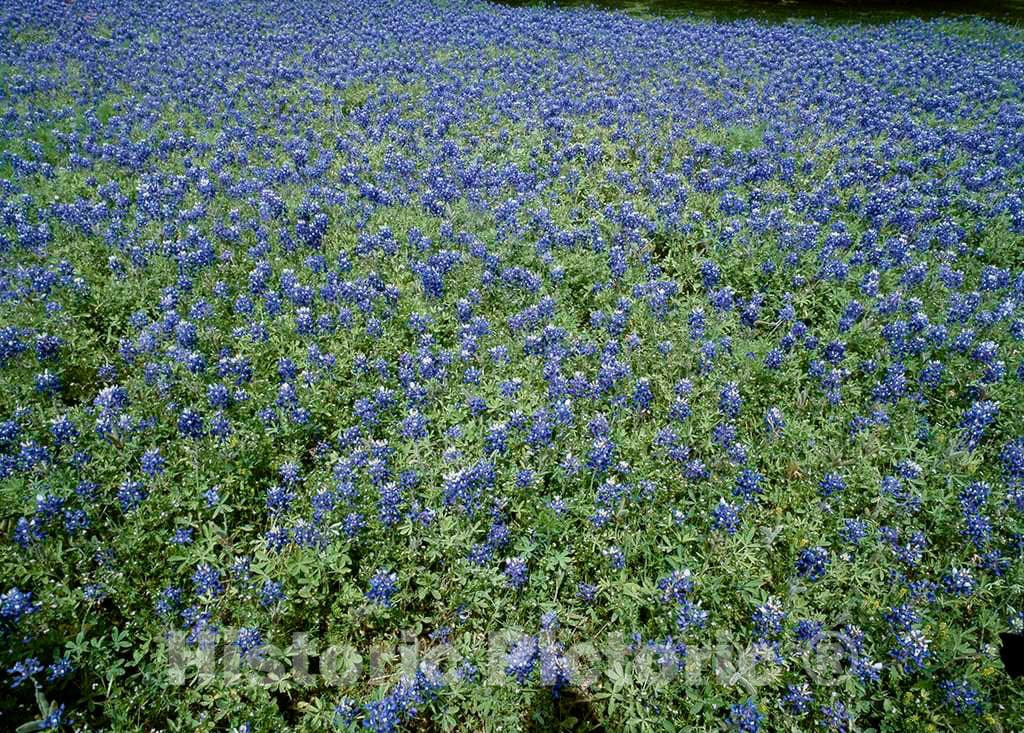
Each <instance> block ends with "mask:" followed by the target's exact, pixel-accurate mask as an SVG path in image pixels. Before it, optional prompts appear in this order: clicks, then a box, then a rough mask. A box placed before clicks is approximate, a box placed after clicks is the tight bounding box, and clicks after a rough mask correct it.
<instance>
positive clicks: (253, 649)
mask: <svg viewBox="0 0 1024 733" xmlns="http://www.w3.org/2000/svg"><path fill="white" fill-rule="evenodd" d="M234 644H235V646H236V647H238V652H239V654H240V656H241V657H242V659H244V660H246V661H249V662H253V661H256V660H258V659H260V657H261V656H262V650H263V646H264V642H263V636H262V634H260V630H259V629H257V628H253V627H243V628H240V629H239V630H238V636H237V637H236V638H235V642H234Z"/></svg>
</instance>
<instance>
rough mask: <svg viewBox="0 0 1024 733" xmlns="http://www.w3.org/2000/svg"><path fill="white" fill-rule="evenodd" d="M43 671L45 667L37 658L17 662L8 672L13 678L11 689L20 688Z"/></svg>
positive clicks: (27, 658)
mask: <svg viewBox="0 0 1024 733" xmlns="http://www.w3.org/2000/svg"><path fill="white" fill-rule="evenodd" d="M42 671H43V665H42V664H41V663H40V662H39V660H38V659H36V658H35V657H26V658H25V659H22V660H20V661H17V662H15V663H14V664H13V665H12V666H11V667H10V668H9V669H8V670H7V674H9V675H10V676H11V678H12V679H11V683H10V684H11V687H20V686H21V685H23V684H24V683H25V682H26V681H28V680H30V679H32V678H33V677H34V676H35V675H37V674H39V673H40V672H42Z"/></svg>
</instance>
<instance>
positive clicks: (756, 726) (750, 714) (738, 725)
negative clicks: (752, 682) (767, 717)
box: [725, 700, 764, 733]
mask: <svg viewBox="0 0 1024 733" xmlns="http://www.w3.org/2000/svg"><path fill="white" fill-rule="evenodd" d="M763 720H764V715H762V714H761V712H760V711H759V710H758V709H757V705H755V704H754V701H753V700H748V701H747V702H742V703H737V704H736V705H733V706H732V707H730V708H729V716H728V717H727V718H726V721H725V722H726V724H727V725H729V727H730V728H732V730H735V731H738V733H757V732H758V731H759V730H761V721H763Z"/></svg>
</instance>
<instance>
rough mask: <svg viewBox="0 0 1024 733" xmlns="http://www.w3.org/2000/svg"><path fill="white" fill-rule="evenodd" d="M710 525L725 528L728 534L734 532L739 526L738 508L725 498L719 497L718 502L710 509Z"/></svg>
mask: <svg viewBox="0 0 1024 733" xmlns="http://www.w3.org/2000/svg"><path fill="white" fill-rule="evenodd" d="M711 518H712V526H713V527H714V528H715V529H721V530H725V531H726V532H727V533H729V534H736V531H737V530H738V529H739V526H740V513H739V509H738V508H737V507H736V506H734V505H733V504H729V503H728V502H726V501H725V499H719V500H718V504H717V505H716V506H715V508H714V509H713V510H712V511H711Z"/></svg>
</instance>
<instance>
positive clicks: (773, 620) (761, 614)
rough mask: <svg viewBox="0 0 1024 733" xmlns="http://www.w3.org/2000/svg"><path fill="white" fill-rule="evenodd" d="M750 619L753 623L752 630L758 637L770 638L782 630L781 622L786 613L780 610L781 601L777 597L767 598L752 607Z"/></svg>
mask: <svg viewBox="0 0 1024 733" xmlns="http://www.w3.org/2000/svg"><path fill="white" fill-rule="evenodd" d="M750 620H751V621H752V622H753V623H754V630H755V632H756V633H757V635H758V636H759V637H761V638H770V637H773V636H776V635H778V634H779V633H781V632H782V622H783V621H785V620H786V613H785V612H784V611H783V610H782V603H781V601H779V599H778V598H769V599H768V600H767V601H766V602H765V603H763V604H761V605H760V606H758V607H757V608H755V609H754V613H753V614H751V617H750Z"/></svg>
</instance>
